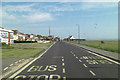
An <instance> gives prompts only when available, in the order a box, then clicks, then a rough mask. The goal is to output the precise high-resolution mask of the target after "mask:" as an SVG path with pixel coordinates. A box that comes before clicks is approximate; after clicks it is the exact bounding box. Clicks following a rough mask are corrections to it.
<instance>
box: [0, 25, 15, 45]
mask: <svg viewBox="0 0 120 80" xmlns="http://www.w3.org/2000/svg"><path fill="white" fill-rule="evenodd" d="M13 35H14V32H13V31H11V30H7V29H4V28H2V27H0V42H4V43H6V44H13V43H14V39H13Z"/></svg>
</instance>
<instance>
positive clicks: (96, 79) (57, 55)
mask: <svg viewBox="0 0 120 80" xmlns="http://www.w3.org/2000/svg"><path fill="white" fill-rule="evenodd" d="M118 66H119V63H118V62H117V61H114V60H112V59H109V58H106V57H104V56H101V55H98V54H96V53H94V52H92V51H88V50H86V49H83V48H81V47H78V46H75V45H71V44H70V43H66V42H62V41H58V42H56V43H55V44H54V45H52V46H50V47H49V48H48V49H47V50H46V51H45V52H43V53H42V54H41V55H40V56H38V57H36V58H34V59H33V60H32V61H30V62H29V63H28V64H26V65H24V66H23V67H22V68H20V69H18V70H17V71H16V72H14V73H11V74H10V75H9V76H6V77H4V78H3V80H6V79H8V80H119V78H118V77H119V76H118V75H119V73H118V72H119V71H118V70H119V69H118Z"/></svg>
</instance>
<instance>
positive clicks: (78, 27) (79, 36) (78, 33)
mask: <svg viewBox="0 0 120 80" xmlns="http://www.w3.org/2000/svg"><path fill="white" fill-rule="evenodd" d="M76 25H77V26H78V44H80V25H79V24H76Z"/></svg>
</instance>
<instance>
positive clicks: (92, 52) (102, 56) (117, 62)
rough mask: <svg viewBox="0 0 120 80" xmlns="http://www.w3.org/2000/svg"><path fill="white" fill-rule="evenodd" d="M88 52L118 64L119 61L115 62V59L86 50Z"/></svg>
mask: <svg viewBox="0 0 120 80" xmlns="http://www.w3.org/2000/svg"><path fill="white" fill-rule="evenodd" d="M88 52H89V53H91V54H94V55H96V56H99V57H101V58H104V59H107V60H109V61H111V62H114V63H116V64H120V63H118V62H116V61H114V60H112V59H109V58H106V57H104V56H101V55H98V54H95V53H93V52H90V51H88Z"/></svg>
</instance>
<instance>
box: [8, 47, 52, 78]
mask: <svg viewBox="0 0 120 80" xmlns="http://www.w3.org/2000/svg"><path fill="white" fill-rule="evenodd" d="M52 46H53V45H51V46H50V47H49V48H48V49H47V50H46V51H45V52H43V53H42V54H41V55H40V56H38V57H37V58H35V59H33V60H32V61H31V62H30V63H28V64H27V65H25V66H24V67H22V68H21V69H20V70H18V71H17V72H16V73H14V74H13V75H12V76H10V77H9V78H10V79H12V78H14V77H15V76H16V75H18V74H19V73H20V72H22V71H23V70H24V69H26V68H27V67H28V66H29V65H30V64H32V63H33V62H35V61H36V60H37V59H38V58H40V57H41V56H42V55H43V54H44V53H46V52H47V51H48V50H49V49H50V48H51V47H52Z"/></svg>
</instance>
